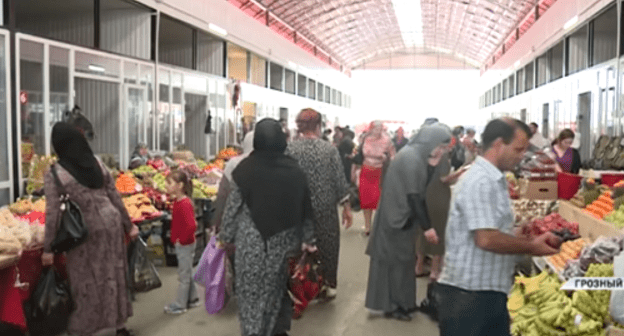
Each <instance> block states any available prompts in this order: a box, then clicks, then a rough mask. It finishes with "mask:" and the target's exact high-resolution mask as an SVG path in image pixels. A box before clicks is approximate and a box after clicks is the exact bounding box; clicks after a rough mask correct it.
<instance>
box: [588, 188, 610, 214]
mask: <svg viewBox="0 0 624 336" xmlns="http://www.w3.org/2000/svg"><path fill="white" fill-rule="evenodd" d="M583 211H584V212H585V213H587V214H590V215H592V216H594V217H596V218H598V219H603V218H604V217H605V216H606V215H607V214H609V213H610V212H611V211H613V199H612V198H611V191H609V190H607V191H605V192H603V193H602V195H600V197H598V199H597V200H595V201H594V202H593V203H592V204H590V205H588V206H587V207H586V208H585V210H583Z"/></svg>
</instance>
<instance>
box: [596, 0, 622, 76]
mask: <svg viewBox="0 0 624 336" xmlns="http://www.w3.org/2000/svg"><path fill="white" fill-rule="evenodd" d="M592 24H593V27H594V28H593V36H592V37H591V38H592V42H593V46H594V47H593V53H592V56H593V61H592V63H591V64H592V65H596V64H600V63H603V62H606V61H608V60H611V59H613V58H615V57H616V42H617V28H616V27H617V9H616V6H615V5H613V6H611V8H609V9H608V10H607V11H605V12H604V13H602V14H600V16H598V17H597V18H595V19H594V20H593V21H592Z"/></svg>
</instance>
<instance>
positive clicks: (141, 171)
mask: <svg viewBox="0 0 624 336" xmlns="http://www.w3.org/2000/svg"><path fill="white" fill-rule="evenodd" d="M156 173H157V171H156V169H155V168H154V167H152V166H150V165H146V166H141V167H139V168H136V169H133V170H132V174H133V175H135V176H139V175H140V176H152V175H154V174H156Z"/></svg>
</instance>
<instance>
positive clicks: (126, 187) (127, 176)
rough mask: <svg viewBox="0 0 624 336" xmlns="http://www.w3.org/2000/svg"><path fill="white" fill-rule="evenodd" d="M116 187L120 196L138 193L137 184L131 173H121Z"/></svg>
mask: <svg viewBox="0 0 624 336" xmlns="http://www.w3.org/2000/svg"><path fill="white" fill-rule="evenodd" d="M115 187H117V191H119V193H120V194H132V193H135V192H136V191H137V190H136V189H137V182H136V181H135V180H134V177H133V176H132V174H131V173H121V174H119V176H117V180H116V182H115Z"/></svg>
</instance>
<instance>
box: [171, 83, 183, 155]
mask: <svg viewBox="0 0 624 336" xmlns="http://www.w3.org/2000/svg"><path fill="white" fill-rule="evenodd" d="M171 86H172V88H173V91H172V94H173V96H172V98H173V99H171V102H172V104H171V113H172V117H173V147H174V148H177V147H178V146H180V145H183V144H184V137H183V135H184V133H183V132H184V130H183V125H184V109H183V108H182V75H181V74H180V73H177V72H174V73H172V76H171Z"/></svg>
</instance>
